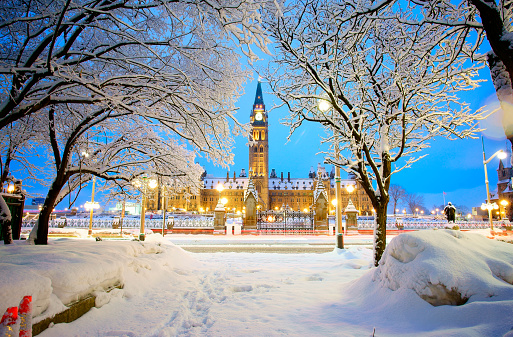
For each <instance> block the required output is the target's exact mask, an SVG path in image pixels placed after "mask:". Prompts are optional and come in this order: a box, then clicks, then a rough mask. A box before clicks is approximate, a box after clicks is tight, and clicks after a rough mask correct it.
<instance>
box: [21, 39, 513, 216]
mask: <svg viewBox="0 0 513 337" xmlns="http://www.w3.org/2000/svg"><path fill="white" fill-rule="evenodd" d="M483 49H485V50H484V51H483V52H486V49H489V46H485V47H484V48H483ZM261 56H263V57H262V58H263V59H264V60H263V61H260V62H262V63H263V62H267V61H268V59H269V57H268V56H265V55H261ZM256 66H257V67H258V66H259V65H258V63H257V65H256ZM479 77H480V79H485V80H486V82H483V83H481V86H480V87H479V88H477V89H475V90H473V91H470V92H462V93H461V95H460V97H461V98H462V99H463V100H464V101H466V102H467V103H469V104H470V106H471V108H472V109H479V108H481V107H483V106H486V105H494V104H495V105H497V104H498V102H497V98H496V95H495V90H494V87H493V84H492V82H491V79H490V72H489V69H488V68H487V67H485V68H483V69H481V71H480V76H479ZM257 83H258V75H257V74H256V73H254V76H253V80H250V81H248V82H247V83H246V85H245V93H244V94H243V95H242V96H241V97H240V99H239V101H238V104H237V106H238V107H239V111H238V113H237V114H236V118H237V119H238V120H239V121H241V122H242V123H247V122H248V121H249V116H250V113H251V109H252V106H253V102H254V100H255V92H256V88H257ZM262 89H263V96H264V102H265V105H266V109H267V110H268V111H269V110H270V109H271V108H272V107H273V105H275V104H276V105H277V104H279V102H278V99H277V98H276V97H275V96H273V95H272V94H270V93H269V91H270V88H269V86H268V85H267V84H266V83H265V79H263V80H262ZM500 113H501V112H500V111H499V112H498V113H495V114H494V115H493V116H491V117H490V118H489V119H488V120H486V121H484V122H483V123H482V127H483V128H486V129H487V130H486V131H485V132H483V136H484V146H485V151H486V157H487V158H489V157H490V156H491V155H492V154H493V153H495V152H496V151H497V150H499V149H504V150H507V151H508V152H510V146H509V145H508V143H509V142H508V141H507V140H506V138H505V136H504V131H503V130H502V126H501V123H500V121H501V118H502V117H501V115H500ZM287 114H288V111H287V109H286V108H285V107H283V108H280V109H276V110H272V111H271V112H270V113H269V166H270V169H273V168H274V169H276V173H277V174H278V176H279V174H280V172H283V173H284V176H286V175H287V172H290V173H291V177H294V178H300V177H307V176H308V172H309V171H310V168H311V167H312V166H313V167H314V168H315V167H317V164H318V163H321V164H322V163H323V161H324V160H323V156H322V155H321V154H318V152H319V151H320V136H321V135H324V132H323V130H321V129H320V128H319V126H318V125H317V124H314V123H304V124H303V125H302V126H301V128H300V129H298V130H297V131H296V132H295V134H294V135H292V137H291V140H290V141H289V142H287V136H288V133H289V129H288V127H286V126H284V125H282V124H280V121H281V120H282V119H283V118H284V117H285V116H287ZM235 141H236V144H235V149H234V153H235V158H234V163H235V164H234V165H233V166H231V167H230V168H229V170H230V176H232V175H233V171H234V170H235V172H236V174H237V175H239V173H240V170H241V169H242V168H245V169H246V170H247V169H248V148H247V139H246V138H244V137H236V138H235ZM430 146H431V147H430V148H429V149H427V150H425V151H424V153H425V154H428V156H427V157H425V158H423V159H421V160H420V161H418V162H417V163H415V164H413V166H412V168H410V169H404V170H403V171H401V172H399V173H398V174H395V175H394V176H393V177H392V184H396V185H400V186H402V187H403V188H404V189H405V190H406V191H407V192H409V193H416V194H419V195H422V196H423V197H424V206H425V207H426V208H427V209H433V208H434V207H433V206H436V207H438V206H440V205H442V204H444V201H445V203H447V202H448V201H451V202H452V203H453V204H455V205H464V206H467V207H469V208H471V207H476V206H480V205H481V203H482V202H483V201H484V200H485V199H486V187H485V179H484V167H483V162H482V158H483V152H482V151H483V150H482V143H481V139H480V138H479V139H466V140H455V141H448V140H446V139H444V138H442V137H436V138H434V139H433V140H432V141H431V142H430ZM198 162H199V163H200V164H201V165H203V166H204V167H205V169H206V170H207V173H208V174H214V176H216V177H226V171H227V169H225V168H221V167H216V166H213V165H212V164H211V163H209V162H207V161H206V160H204V159H203V158H199V160H198ZM509 162H510V158H509V157H508V158H506V159H505V164H507V166H509ZM498 165H499V160H498V159H494V160H492V161H491V162H490V163H489V164H488V176H489V180H490V190H491V191H493V190H495V189H496V187H497V185H496V184H497V168H498ZM327 169H328V170H331V167H327ZM345 177H346V176H345V173H344V172H342V178H345ZM28 190H29V192H39V193H41V194H42V195H43V196H45V195H46V189H44V190H43V189H41V187H38V188H28ZM443 192H445V193H446V194H445V199H444V195H443ZM90 196H91V186H87V187H85V188H84V189H83V190H82V192H81V193H80V195H79V197H78V198H77V201H76V203H75V206H76V205H83V204H84V203H85V202H86V201H88V200H89V199H90ZM99 198H100V199H101V196H99ZM27 201H28V202H30V198H29V200H27ZM65 207H68V204H67V199H66V200H65V201H63V202H62V203H61V204H60V205H58V209H63V208H65ZM401 207H402V206H401Z"/></svg>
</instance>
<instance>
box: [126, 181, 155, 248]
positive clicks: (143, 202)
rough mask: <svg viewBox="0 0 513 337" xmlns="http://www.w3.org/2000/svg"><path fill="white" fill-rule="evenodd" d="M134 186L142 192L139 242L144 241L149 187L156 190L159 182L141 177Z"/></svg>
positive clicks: (134, 182) (133, 183)
mask: <svg viewBox="0 0 513 337" xmlns="http://www.w3.org/2000/svg"><path fill="white" fill-rule="evenodd" d="M132 185H133V186H135V187H136V188H137V189H139V190H140V191H141V194H142V196H141V228H140V231H139V240H140V241H144V239H145V235H144V220H145V216H146V193H147V191H148V187H149V188H150V189H154V188H155V187H157V181H156V180H155V179H149V178H148V177H146V176H143V177H141V178H140V179H136V180H134V181H133V182H132Z"/></svg>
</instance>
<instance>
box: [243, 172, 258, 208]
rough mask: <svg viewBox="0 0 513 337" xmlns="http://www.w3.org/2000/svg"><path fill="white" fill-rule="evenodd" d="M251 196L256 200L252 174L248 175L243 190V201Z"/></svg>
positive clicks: (256, 194) (256, 195)
mask: <svg viewBox="0 0 513 337" xmlns="http://www.w3.org/2000/svg"><path fill="white" fill-rule="evenodd" d="M250 196H253V197H254V198H255V200H256V201H258V192H257V190H256V189H255V185H254V184H253V176H251V175H250V177H249V180H248V188H247V189H246V191H245V192H244V202H246V200H247V199H248V198H249V197H250Z"/></svg>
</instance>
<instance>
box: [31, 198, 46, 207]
mask: <svg viewBox="0 0 513 337" xmlns="http://www.w3.org/2000/svg"><path fill="white" fill-rule="evenodd" d="M44 203H45V198H32V206H39V205H43V204H44Z"/></svg>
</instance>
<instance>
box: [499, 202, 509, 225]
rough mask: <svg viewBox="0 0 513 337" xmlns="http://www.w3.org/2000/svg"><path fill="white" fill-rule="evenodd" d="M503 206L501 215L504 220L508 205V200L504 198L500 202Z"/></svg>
mask: <svg viewBox="0 0 513 337" xmlns="http://www.w3.org/2000/svg"><path fill="white" fill-rule="evenodd" d="M500 204H501V206H502V213H501V217H502V220H504V218H505V217H506V206H508V204H509V203H508V201H507V200H505V199H503V200H501V202H500ZM502 214H504V216H502Z"/></svg>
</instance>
